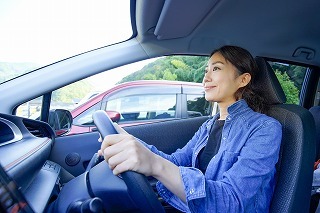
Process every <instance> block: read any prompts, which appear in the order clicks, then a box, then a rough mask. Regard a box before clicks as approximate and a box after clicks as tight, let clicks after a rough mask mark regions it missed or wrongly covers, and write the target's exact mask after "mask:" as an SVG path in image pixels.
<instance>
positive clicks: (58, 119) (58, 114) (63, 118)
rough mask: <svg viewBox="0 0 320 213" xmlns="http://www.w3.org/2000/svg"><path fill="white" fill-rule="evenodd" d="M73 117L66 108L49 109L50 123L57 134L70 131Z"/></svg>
mask: <svg viewBox="0 0 320 213" xmlns="http://www.w3.org/2000/svg"><path fill="white" fill-rule="evenodd" d="M72 122H73V118H72V115H71V113H70V112H69V111H68V110H65V109H53V110H50V111H49V120H48V123H49V125H50V126H51V127H52V128H53V130H54V131H55V133H56V135H57V136H60V135H63V134H65V133H67V132H69V131H70V129H71V126H72Z"/></svg>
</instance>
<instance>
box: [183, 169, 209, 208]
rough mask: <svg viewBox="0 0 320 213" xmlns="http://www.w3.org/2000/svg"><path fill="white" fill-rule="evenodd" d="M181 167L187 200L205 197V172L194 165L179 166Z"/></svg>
mask: <svg viewBox="0 0 320 213" xmlns="http://www.w3.org/2000/svg"><path fill="white" fill-rule="evenodd" d="M179 169H180V174H181V178H182V182H183V186H184V191H185V193H186V200H187V202H189V201H190V200H193V199H198V198H203V197H205V196H206V189H205V176H204V174H203V173H202V172H201V171H200V170H199V169H197V168H193V167H179Z"/></svg>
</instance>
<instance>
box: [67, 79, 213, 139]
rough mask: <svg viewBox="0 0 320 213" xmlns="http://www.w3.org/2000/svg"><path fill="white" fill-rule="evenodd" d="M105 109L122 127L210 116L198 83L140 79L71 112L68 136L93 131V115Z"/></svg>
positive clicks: (89, 101) (209, 110)
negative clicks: (71, 123)
mask: <svg viewBox="0 0 320 213" xmlns="http://www.w3.org/2000/svg"><path fill="white" fill-rule="evenodd" d="M100 109H102V110H106V111H107V113H108V114H109V116H110V117H111V119H112V120H113V121H115V122H117V123H119V124H120V125H121V126H128V125H137V124H141V123H146V122H148V123H149V122H157V121H161V119H179V118H190V117H198V116H207V115H210V114H211V107H210V104H209V103H208V102H207V101H206V100H205V98H204V90H203V87H202V84H201V83H191V82H181V81H163V80H141V81H132V82H126V83H123V84H119V85H117V86H115V87H113V88H112V89H109V90H107V91H105V92H103V93H100V94H98V95H96V96H94V97H93V98H91V99H89V100H88V101H87V102H85V103H84V104H82V105H80V106H78V107H77V108H75V109H74V110H72V111H71V114H72V117H73V125H72V128H71V131H70V132H69V133H68V134H69V135H70V134H77V133H83V132H89V131H92V130H94V129H95V125H94V123H93V120H92V114H93V112H95V111H96V110H100Z"/></svg>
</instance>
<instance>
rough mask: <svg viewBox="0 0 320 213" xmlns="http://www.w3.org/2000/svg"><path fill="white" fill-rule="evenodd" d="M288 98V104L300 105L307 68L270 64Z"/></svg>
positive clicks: (276, 63)
mask: <svg viewBox="0 0 320 213" xmlns="http://www.w3.org/2000/svg"><path fill="white" fill-rule="evenodd" d="M269 63H270V65H271V67H272V68H273V70H274V71H275V74H276V76H277V78H278V80H279V82H280V84H281V86H282V89H283V91H284V93H285V95H286V97H287V102H286V103H288V104H299V101H300V98H299V97H300V92H301V88H302V83H303V80H304V76H305V74H306V70H307V67H303V66H297V65H292V64H286V63H278V62H269Z"/></svg>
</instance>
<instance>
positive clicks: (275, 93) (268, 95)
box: [254, 57, 287, 105]
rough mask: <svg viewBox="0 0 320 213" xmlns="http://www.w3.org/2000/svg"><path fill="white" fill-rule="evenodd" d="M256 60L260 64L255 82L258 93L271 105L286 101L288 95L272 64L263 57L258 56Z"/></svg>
mask: <svg viewBox="0 0 320 213" xmlns="http://www.w3.org/2000/svg"><path fill="white" fill-rule="evenodd" d="M255 60H256V63H257V65H258V72H257V74H256V76H255V84H254V85H255V88H256V91H257V93H258V94H261V95H263V96H264V98H265V100H266V102H267V103H268V104H270V105H273V104H283V103H285V102H286V100H287V99H286V95H285V94H284V91H283V89H282V87H281V85H280V82H279V81H278V79H277V76H276V74H275V73H274V70H273V69H272V67H271V66H270V64H269V63H268V62H267V61H266V60H265V59H264V58H261V57H256V58H255Z"/></svg>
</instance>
